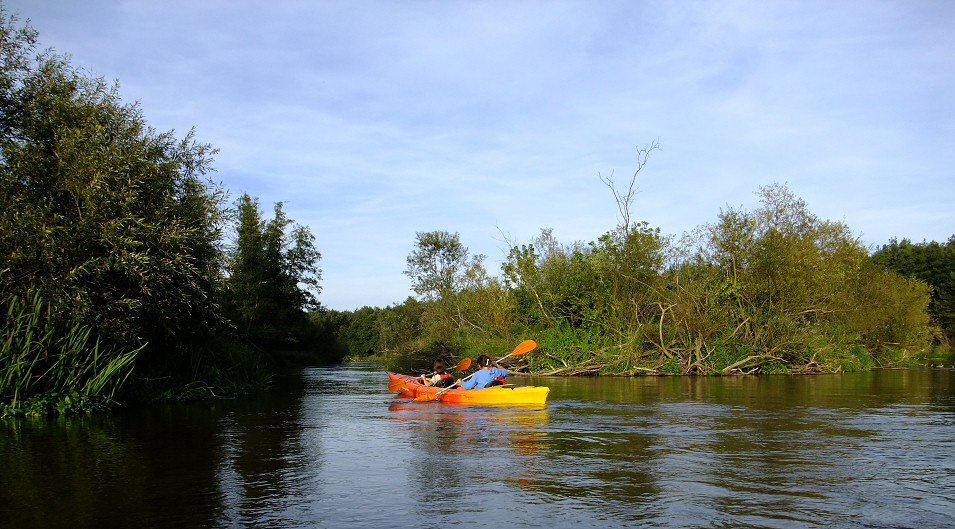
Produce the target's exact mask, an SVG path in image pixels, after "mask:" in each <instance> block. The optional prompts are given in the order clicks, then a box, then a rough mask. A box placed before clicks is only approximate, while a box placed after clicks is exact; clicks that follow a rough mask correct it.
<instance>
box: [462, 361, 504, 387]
mask: <svg viewBox="0 0 955 529" xmlns="http://www.w3.org/2000/svg"><path fill="white" fill-rule="evenodd" d="M477 365H478V367H479V368H480V369H478V370H477V371H475V372H474V374H473V375H471V377H470V378H468V379H466V380H463V381H462V382H461V387H462V388H464V389H481V388H486V387H488V386H497V385H500V384H503V383H504V377H506V376H507V369H504V368H503V367H501V364H498V363H497V362H492V361H491V358H490V357H489V356H487V355H481V356H479V357H478V359H477ZM491 366H493V367H491Z"/></svg>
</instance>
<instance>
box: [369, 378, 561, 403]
mask: <svg viewBox="0 0 955 529" xmlns="http://www.w3.org/2000/svg"><path fill="white" fill-rule="evenodd" d="M388 378H389V379H390V380H392V381H394V382H393V383H392V385H397V382H398V381H401V382H402V384H401V385H400V386H398V388H397V391H398V393H399V394H400V395H402V396H405V397H411V398H416V399H420V400H439V401H441V402H444V403H448V404H544V403H545V402H547V394H548V393H549V392H550V388H548V387H546V386H517V385H513V384H505V385H503V386H492V387H489V388H483V389H463V388H455V389H449V390H447V391H441V388H435V387H433V386H425V385H424V384H422V383H421V382H420V381H419V379H418V378H416V377H413V376H410V375H402V374H400V373H388ZM439 392H440V393H439ZM435 397H437V398H436V399H435Z"/></svg>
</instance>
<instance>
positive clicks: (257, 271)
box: [224, 194, 321, 350]
mask: <svg viewBox="0 0 955 529" xmlns="http://www.w3.org/2000/svg"><path fill="white" fill-rule="evenodd" d="M236 210H237V213H238V225H237V228H236V241H235V244H234V246H233V248H232V249H231V251H230V252H229V259H228V266H227V270H228V273H229V276H228V279H227V280H226V287H227V290H226V294H225V303H224V305H225V307H226V312H227V314H228V315H229V316H230V319H231V321H232V322H233V323H234V324H235V326H236V328H237V330H238V332H239V333H240V335H241V336H243V337H245V338H246V339H248V340H250V341H251V342H252V343H253V344H255V345H256V346H257V347H260V348H263V349H267V350H277V349H282V348H300V347H301V344H302V338H303V333H304V332H305V331H306V329H307V326H308V317H307V314H306V312H305V311H306V310H307V309H310V308H317V306H318V303H317V301H316V297H315V296H316V294H317V293H318V290H319V288H318V280H319V278H320V277H321V272H320V270H319V269H318V266H317V263H318V260H319V259H320V258H321V254H320V253H319V252H318V250H316V249H315V246H314V237H313V236H312V234H311V232H310V231H309V230H308V228H306V227H304V226H300V225H294V226H293V222H292V221H291V220H290V219H288V217H287V216H286V215H285V212H284V211H283V210H282V203H281V202H279V203H277V204H276V205H275V210H274V212H275V216H274V217H273V219H272V220H270V221H268V222H265V221H263V219H262V216H261V213H260V211H259V205H258V199H256V198H252V197H250V196H249V195H248V194H243V195H242V196H241V197H240V198H239V199H238V200H237V201H236ZM290 226H292V229H291V231H289V232H288V233H286V232H287V230H288V228H289V227H290ZM300 285H304V288H303V287H301V286H300Z"/></svg>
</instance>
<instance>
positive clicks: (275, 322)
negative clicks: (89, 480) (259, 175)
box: [0, 11, 334, 414]
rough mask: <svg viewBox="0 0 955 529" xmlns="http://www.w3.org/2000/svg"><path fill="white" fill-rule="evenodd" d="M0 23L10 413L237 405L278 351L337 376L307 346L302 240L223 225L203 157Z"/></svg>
mask: <svg viewBox="0 0 955 529" xmlns="http://www.w3.org/2000/svg"><path fill="white" fill-rule="evenodd" d="M0 16H2V24H0V303H2V304H3V306H4V307H6V312H5V313H4V318H3V321H2V324H3V325H2V332H3V335H2V342H0V344H2V357H0V361H2V363H0V376H2V381H0V402H2V403H3V404H4V405H5V407H4V408H3V413H4V414H20V413H46V412H47V411H50V410H51V409H56V410H59V411H70V410H73V411H77V410H85V411H89V410H94V409H98V408H101V407H105V406H107V405H109V404H110V403H112V402H114V399H116V398H119V396H120V395H121V394H122V395H123V400H126V401H132V400H155V399H157V398H192V397H196V396H209V395H215V394H221V393H222V392H237V391H242V390H243V389H248V388H250V387H258V386H261V385H262V384H263V383H265V381H267V379H268V376H269V373H270V372H271V371H273V370H274V369H275V368H277V367H278V366H280V365H281V358H280V357H278V356H277V355H276V354H274V353H275V351H277V350H288V349H292V350H295V349H299V350H301V351H304V352H305V353H307V354H309V355H310V356H311V357H312V361H322V360H325V361H327V360H334V358H328V357H323V356H319V355H318V354H317V352H316V351H315V350H314V348H313V347H312V345H311V344H312V343H315V342H316V341H317V340H314V338H316V336H315V333H316V332H317V331H316V329H315V328H314V327H312V326H310V325H308V321H309V320H308V317H307V314H306V310H308V309H311V308H315V307H317V303H316V301H315V297H314V296H315V294H316V293H317V287H318V280H319V278H320V274H319V271H318V268H317V265H316V263H317V261H318V259H319V257H320V255H319V253H318V251H317V250H315V248H314V244H313V240H314V239H313V237H312V235H311V233H310V232H309V231H308V229H307V228H304V227H301V226H297V225H295V224H294V223H293V222H292V221H291V220H290V219H288V218H287V217H286V216H285V215H284V213H283V212H282V207H281V204H277V205H276V207H275V218H274V219H273V220H271V221H269V222H264V223H263V222H262V221H261V220H260V219H259V216H258V211H257V201H256V200H255V199H252V198H251V197H248V196H243V197H242V198H241V199H240V200H239V201H238V203H237V205H236V207H237V215H236V216H235V217H233V216H232V215H231V212H230V210H229V209H228V208H227V207H226V200H227V194H226V192H225V191H224V190H223V189H222V188H221V187H220V186H219V185H217V184H215V183H214V182H212V181H210V180H209V179H208V178H207V177H206V175H207V174H208V173H209V171H210V170H211V163H212V155H213V154H214V152H215V151H214V150H213V149H212V148H211V147H210V146H209V145H205V144H202V143H199V142H197V141H196V140H195V139H194V134H193V133H192V132H190V133H187V134H186V135H185V137H184V138H181V139H180V138H176V137H175V135H174V134H173V133H172V132H165V133H158V132H156V131H155V130H153V129H152V128H150V127H149V126H148V125H147V124H146V122H145V119H144V117H143V116H142V114H141V112H140V111H139V109H138V107H137V105H135V104H124V103H123V102H122V101H121V100H120V98H119V95H118V89H117V87H116V86H109V85H107V84H106V83H105V82H104V81H103V80H102V79H92V78H89V77H86V76H84V75H82V74H81V73H80V72H79V71H78V70H76V69H75V68H73V67H72V66H71V65H70V64H69V62H68V61H67V60H66V59H65V58H64V57H61V56H58V55H56V54H54V53H52V52H49V51H47V52H39V53H38V52H37V50H36V46H37V34H36V32H35V31H34V30H33V29H31V28H30V27H29V26H19V25H18V23H17V20H16V18H15V17H8V16H7V15H6V13H3V12H2V11H0ZM233 218H236V220H237V226H236V229H237V232H238V233H237V236H236V241H237V242H236V244H235V245H234V247H232V248H230V249H228V250H227V249H226V248H225V246H226V245H225V244H224V242H223V241H224V238H225V234H226V232H227V231H228V229H229V228H230V223H231V221H232V219H233ZM124 381H128V382H129V383H128V384H126V385H125V386H123V387H120V386H121V385H122V383H123V382H124ZM26 402H46V403H48V404H49V405H43V406H32V407H27V408H24V407H23V403H26ZM77 402H80V404H76V403H77ZM74 408H76V409H74Z"/></svg>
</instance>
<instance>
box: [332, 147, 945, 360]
mask: <svg viewBox="0 0 955 529" xmlns="http://www.w3.org/2000/svg"><path fill="white" fill-rule="evenodd" d="M655 149H656V144H653V145H651V146H650V147H648V148H646V149H642V150H640V151H639V158H638V160H639V167H638V169H637V172H639V170H640V169H642V168H643V165H644V164H645V163H646V161H647V156H648V155H649V153H650V152H652V151H653V150H655ZM635 177H636V173H635V174H634V178H633V179H631V181H630V184H629V189H627V190H617V189H616V188H615V184H614V182H613V181H612V180H611V179H606V180H604V182H605V183H606V184H607V185H608V187H610V188H611V190H612V191H613V194H614V197H615V198H616V200H617V202H618V206H619V207H620V211H621V222H620V224H619V225H618V227H617V228H616V229H615V230H613V231H610V232H608V233H605V234H604V235H602V236H601V237H599V238H598V239H597V240H596V241H593V242H590V243H587V244H584V243H579V242H575V243H570V244H565V243H561V242H560V241H558V240H557V239H556V237H555V236H554V234H553V232H552V231H551V230H549V229H545V230H542V232H541V234H540V235H539V236H538V237H537V238H535V239H534V240H533V241H531V242H530V243H528V244H513V245H512V247H511V249H510V252H509V254H508V257H507V260H506V262H505V263H504V264H503V266H502V270H501V272H502V274H501V277H500V278H495V277H491V276H489V275H488V274H487V273H486V271H485V270H484V267H483V256H477V257H475V258H473V259H470V260H469V258H468V253H467V249H466V248H465V247H464V246H463V245H462V244H461V242H460V241H459V238H458V235H457V234H449V233H446V232H441V231H437V232H430V233H419V234H418V236H417V244H416V247H415V249H414V250H413V251H412V253H411V254H410V255H409V258H408V272H407V273H408V275H409V276H410V277H411V278H412V282H413V288H414V290H415V292H416V293H418V294H419V296H420V299H418V300H415V299H411V298H409V300H408V301H406V302H405V303H404V304H403V305H398V306H394V307H389V308H387V309H380V310H378V318H377V319H372V318H369V317H368V315H367V314H366V315H365V316H364V317H363V322H364V323H362V324H360V325H361V326H362V327H364V328H367V329H371V328H372V327H374V329H375V330H376V331H377V332H378V333H379V346H378V347H377V348H373V347H372V348H371V349H373V350H375V349H376V350H377V351H378V352H379V354H380V355H381V356H383V357H384V358H385V359H387V360H389V361H390V363H391V365H392V367H394V368H401V367H405V366H408V365H418V366H421V365H424V364H425V363H426V361H427V359H428V358H429V357H431V356H434V355H444V356H448V357H454V356H456V355H476V354H479V353H481V352H488V351H501V352H503V351H506V350H507V349H509V346H510V345H512V344H513V343H516V342H517V341H519V340H520V339H521V338H523V337H534V338H535V339H536V340H537V341H538V342H539V344H540V347H539V348H538V351H537V353H536V354H534V355H528V356H526V357H522V359H526V360H525V361H526V362H528V363H527V364H526V365H524V366H522V367H523V368H524V369H526V370H528V371H533V372H536V373H541V374H611V375H621V374H623V375H633V374H704V375H711V374H724V375H726V374H740V373H816V372H839V371H852V370H860V369H869V368H872V367H878V366H882V367H888V366H900V365H913V364H914V363H915V362H917V361H919V360H920V359H922V358H924V356H925V355H926V353H928V352H929V351H930V350H931V345H932V337H933V333H934V331H933V325H934V323H933V321H932V319H931V318H930V313H929V312H928V311H927V307H928V306H929V302H930V299H931V292H932V290H931V289H930V288H929V286H928V285H927V284H926V283H925V282H924V281H922V280H919V279H916V278H912V277H905V276H903V275H900V274H899V273H897V272H895V271H893V270H889V269H887V268H886V267H885V266H884V265H882V264H880V257H879V256H878V255H877V256H876V258H872V257H870V256H869V252H868V250H867V249H866V248H865V247H864V246H863V245H862V244H861V242H860V241H859V240H858V239H857V238H855V237H853V236H852V234H851V233H850V231H849V229H848V227H847V226H845V225H844V224H841V223H835V222H830V221H825V220H821V219H819V218H817V217H816V216H814V215H813V214H812V213H810V212H809V210H808V208H807V206H806V204H805V202H804V201H802V200H801V199H799V198H797V197H795V196H794V195H793V194H792V193H791V192H790V191H789V189H788V188H787V187H786V186H784V185H779V184H775V185H771V186H767V187H764V188H761V189H760V190H759V192H758V196H759V198H760V202H761V205H760V207H759V208H757V209H756V210H755V211H745V210H742V209H736V208H730V209H727V210H726V211H723V212H721V214H720V215H719V217H718V219H717V221H716V222H714V223H713V224H710V225H706V226H702V227H701V228H699V229H698V230H697V231H696V232H695V233H693V234H691V235H689V236H687V237H685V238H684V240H681V241H679V242H678V243H677V242H674V241H673V240H671V239H670V238H668V237H665V236H662V235H661V234H660V230H658V229H656V228H652V227H650V226H649V225H648V224H647V223H645V222H635V221H633V220H632V215H631V213H630V207H631V203H632V198H633V196H634V193H635V191H634V185H635ZM883 253H884V252H883ZM938 266H939V268H940V269H942V270H947V271H948V273H949V274H951V271H952V270H953V268H952V266H951V264H950V262H948V263H946V264H942V263H941V262H939V265H938ZM945 267H947V268H945ZM939 275H940V276H944V274H939ZM946 277H947V276H946ZM939 299H943V300H944V299H946V298H944V296H940V297H939ZM408 312H415V313H420V316H419V317H418V318H417V319H414V318H412V319H405V320H399V319H398V318H396V317H395V315H396V314H400V313H408ZM932 314H933V315H937V316H936V318H939V319H937V320H936V321H942V320H941V318H942V317H944V314H945V312H944V310H940V309H936V310H935V311H934V312H932ZM346 319H347V318H346ZM356 321H357V320H353V321H352V322H351V323H355V322H356ZM398 321H404V322H405V325H406V326H407V328H411V326H414V328H415V329H416V330H417V332H401V330H400V329H401V328H402V326H401V325H400V324H399V325H396V322H398ZM351 323H350V324H351ZM371 335H372V333H371V332H369V336H371ZM399 337H401V338H399ZM367 348H368V347H367V346H366V349H367Z"/></svg>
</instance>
